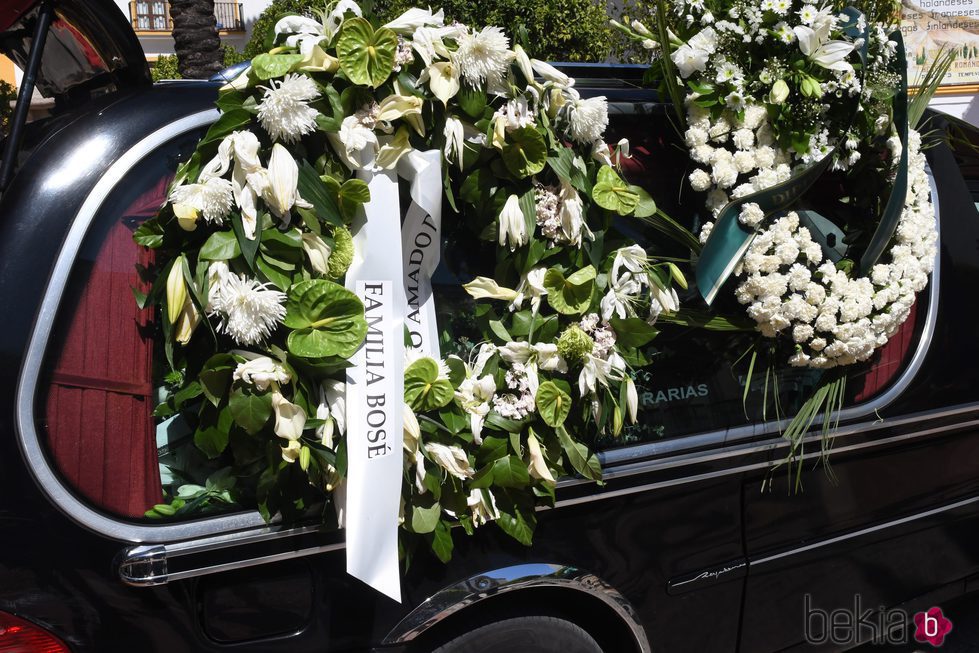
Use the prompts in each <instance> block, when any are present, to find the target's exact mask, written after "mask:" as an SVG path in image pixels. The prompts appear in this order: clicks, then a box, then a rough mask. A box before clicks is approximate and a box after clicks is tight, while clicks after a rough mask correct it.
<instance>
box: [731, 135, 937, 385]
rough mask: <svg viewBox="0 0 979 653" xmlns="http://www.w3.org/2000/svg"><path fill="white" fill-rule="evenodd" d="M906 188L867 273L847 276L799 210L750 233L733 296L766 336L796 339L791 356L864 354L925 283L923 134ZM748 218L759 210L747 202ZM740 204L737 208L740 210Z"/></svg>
mask: <svg viewBox="0 0 979 653" xmlns="http://www.w3.org/2000/svg"><path fill="white" fill-rule="evenodd" d="M908 147H909V164H910V165H909V172H908V175H909V179H908V181H909V190H908V195H907V199H906V202H905V206H904V209H903V211H902V213H901V219H900V222H899V223H898V227H897V231H896V233H895V235H894V244H893V245H892V246H891V247H890V249H889V250H888V251H887V252H886V253H885V257H886V258H889V262H886V263H878V264H876V265H875V266H874V267H873V269H872V270H871V271H870V274H869V276H859V277H851V276H849V275H848V274H847V272H845V271H844V270H839V269H837V268H836V266H835V265H834V264H833V263H832V262H831V261H824V260H823V256H822V251H821V249H820V247H819V245H818V244H817V243H816V242H815V241H813V240H812V237H811V234H810V233H809V230H808V229H806V228H805V227H804V226H800V224H799V216H798V215H797V214H796V213H789V214H788V215H786V216H784V217H782V218H779V219H778V220H775V221H774V223H772V224H771V225H769V226H767V227H764V228H763V229H762V230H761V231H760V232H759V233H758V235H757V236H756V237H755V238H754V240H753V241H752V243H751V245H750V246H749V248H748V252H747V253H746V255H745V257H744V261H743V272H742V273H743V275H744V280H743V281H742V283H741V284H740V285H739V286H738V288H737V290H736V291H735V292H736V297H737V299H738V301H740V302H741V303H742V304H745V305H746V306H747V307H748V315H749V316H750V317H751V318H752V319H754V320H755V321H756V322H757V323H758V330H759V331H761V332H762V334H764V335H765V336H768V337H775V336H776V335H777V334H780V333H787V334H789V335H790V336H791V337H792V340H793V341H794V342H795V343H796V345H797V346H796V353H795V354H794V355H793V356H792V357H791V358H790V359H789V363H790V364H791V365H794V366H798V367H805V366H808V367H815V368H829V367H835V366H837V365H850V364H852V363H856V362H859V361H864V360H867V359H868V358H869V357H870V356H871V354H873V352H874V351H875V350H876V349H877V348H878V347H880V346H882V345H883V344H884V343H886V342H887V340H888V339H889V338H890V337H891V336H892V335H894V333H895V332H896V331H897V329H898V328H899V327H900V326H901V324H903V323H904V321H905V320H906V319H907V318H908V315H909V313H910V310H911V305H912V304H913V303H914V300H915V296H916V295H917V293H918V292H919V291H921V290H922V289H923V288H924V287H925V285H926V284H927V283H928V274H929V273H930V272H931V270H932V267H933V265H934V258H935V253H936V248H937V237H938V236H937V232H936V230H935V214H934V209H933V207H932V205H931V201H930V199H929V183H928V176H927V174H926V173H925V157H924V154H922V152H921V149H920V148H921V137H920V135H919V134H918V133H917V132H914V131H912V132H911V133H910V136H909V143H908ZM751 206H754V209H757V206H756V205H750V204H749V205H746V210H747V211H748V212H749V213H750V215H751V219H752V220H753V219H754V217H756V215H757V212H760V211H757V212H756V211H755V210H754V209H747V207H751ZM744 214H745V211H742V216H744Z"/></svg>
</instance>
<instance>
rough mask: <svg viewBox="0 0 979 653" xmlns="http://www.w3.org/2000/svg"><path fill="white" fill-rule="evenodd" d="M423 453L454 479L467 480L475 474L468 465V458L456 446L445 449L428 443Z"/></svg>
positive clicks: (437, 444)
mask: <svg viewBox="0 0 979 653" xmlns="http://www.w3.org/2000/svg"><path fill="white" fill-rule="evenodd" d="M425 451H426V452H427V453H428V455H429V456H431V457H432V458H433V459H434V460H435V462H436V463H437V464H438V466H439V467H441V468H442V469H444V470H445V471H447V472H448V473H450V474H452V475H453V476H455V477H456V478H459V479H462V480H466V479H467V478H472V477H473V475H474V474H475V473H476V472H475V470H473V468H472V466H471V465H470V464H469V456H467V455H466V452H465V451H463V450H462V449H461V448H459V447H457V446H454V445H453V446H451V447H447V446H445V445H444V444H439V443H438V442H429V443H427V444H426V445H425Z"/></svg>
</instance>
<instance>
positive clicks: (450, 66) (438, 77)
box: [418, 61, 461, 104]
mask: <svg viewBox="0 0 979 653" xmlns="http://www.w3.org/2000/svg"><path fill="white" fill-rule="evenodd" d="M418 82H419V83H421V84H424V83H425V82H428V87H429V88H430V89H432V94H433V95H434V96H435V97H437V98H438V99H439V100H441V101H442V104H448V103H449V100H451V99H452V98H454V97H455V96H456V94H457V93H458V92H459V89H460V88H461V85H460V82H459V67H458V66H457V65H455V64H454V63H453V62H451V61H439V62H437V63H433V64H432V65H430V66H428V67H427V68H425V70H423V71H422V74H421V75H419V77H418Z"/></svg>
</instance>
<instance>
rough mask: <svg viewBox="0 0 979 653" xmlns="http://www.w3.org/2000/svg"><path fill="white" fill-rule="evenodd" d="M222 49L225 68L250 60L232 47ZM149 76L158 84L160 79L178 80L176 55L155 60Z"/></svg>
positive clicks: (166, 55) (178, 72) (167, 55)
mask: <svg viewBox="0 0 979 653" xmlns="http://www.w3.org/2000/svg"><path fill="white" fill-rule="evenodd" d="M223 47H224V65H225V66H233V65H235V64H236V63H241V62H242V61H248V60H249V59H250V58H251V57H246V56H245V53H244V52H240V51H239V50H236V49H235V48H234V47H233V46H230V45H225V46H223ZM150 76H151V77H152V78H153V81H154V82H158V81H160V80H161V79H180V78H181V76H180V70H178V68H177V55H175V54H165V55H163V56H161V57H160V58H159V59H157V60H156V63H155V64H154V65H153V67H152V68H151V69H150Z"/></svg>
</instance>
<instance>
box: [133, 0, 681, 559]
mask: <svg viewBox="0 0 979 653" xmlns="http://www.w3.org/2000/svg"><path fill="white" fill-rule="evenodd" d="M268 44H269V50H268V52H267V53H265V54H262V55H260V56H258V57H256V58H255V59H254V60H253V61H252V62H251V66H250V68H249V69H248V70H247V71H246V72H245V73H243V74H241V75H240V76H239V77H238V78H236V79H235V80H234V81H233V82H231V83H230V84H229V85H228V86H226V87H225V88H223V89H222V90H221V92H220V97H219V100H218V102H217V104H218V107H219V108H220V110H221V116H220V118H219V119H218V120H217V122H216V123H214V125H213V126H212V127H211V128H210V130H209V131H208V132H207V134H206V135H205V136H204V137H203V139H202V140H201V141H200V144H199V146H198V148H197V150H196V151H195V153H194V155H193V157H192V158H191V159H190V160H189V161H188V162H186V163H185V164H184V165H182V166H181V168H180V169H179V170H178V173H177V176H176V178H175V180H174V182H173V184H172V186H171V190H170V193H169V202H168V203H167V205H166V206H165V207H164V208H163V209H162V210H161V212H160V214H159V215H158V216H157V217H156V218H155V219H153V220H151V221H149V222H148V223H146V224H145V225H143V226H142V227H141V228H140V229H139V230H138V232H137V234H136V240H137V242H138V243H140V244H142V245H145V246H147V247H151V248H153V249H155V251H156V267H155V270H154V274H155V275H156V276H155V279H156V280H155V283H154V284H153V287H152V290H151V291H150V293H149V294H148V295H147V296H146V297H144V298H141V300H142V301H143V304H144V306H147V307H154V306H155V307H158V310H159V312H160V316H161V319H160V323H161V328H162V330H163V333H164V336H165V338H164V342H165V344H164V347H163V349H164V354H165V358H166V361H167V367H168V368H169V371H168V373H167V375H166V384H167V388H166V389H167V396H166V399H165V401H164V402H163V403H162V404H161V405H160V406H159V407H158V409H157V413H156V414H157V415H158V416H160V417H167V416H170V415H175V414H178V413H179V414H182V415H184V416H185V417H186V418H187V420H188V421H189V422H191V424H192V426H193V428H194V442H195V444H196V445H197V447H198V448H199V449H200V450H202V451H203V452H204V453H206V454H207V455H208V456H209V457H211V458H213V459H215V460H218V461H226V463H227V466H226V467H225V468H224V469H222V471H221V473H220V474H219V475H216V478H212V479H209V481H208V483H207V484H206V485H197V484H191V485H186V486H184V487H182V488H180V491H179V493H178V494H177V496H174V497H172V498H171V499H172V500H171V501H170V502H168V503H163V504H160V505H158V506H156V507H155V508H154V509H153V510H152V511H150V513H149V514H150V516H161V515H172V514H174V513H179V514H184V513H187V512H188V511H191V510H195V509H198V508H200V507H201V506H202V505H206V504H208V503H212V504H213V503H219V502H230V501H233V502H236V503H238V504H240V505H246V506H247V505H253V506H256V507H257V508H258V509H259V510H260V511H261V513H262V514H263V516H264V517H265V518H266V519H272V518H273V517H274V516H275V515H276V514H281V515H282V516H283V517H284V518H286V519H294V518H297V517H299V516H302V515H304V514H306V513H307V512H308V511H310V510H315V509H317V506H323V505H329V503H330V502H332V503H333V505H334V506H335V508H336V511H337V515H338V521H339V522H340V523H341V524H343V523H344V522H348V523H349V522H350V520H351V519H355V518H356V517H357V515H354V514H352V513H350V512H349V511H348V512H347V513H345V506H347V505H348V504H351V496H350V493H351V492H352V491H353V490H352V489H351V488H350V487H349V484H350V483H352V482H354V481H355V480H356V481H357V482H358V483H363V482H364V478H363V477H360V478H357V479H355V478H354V477H355V476H356V474H360V473H361V470H363V469H364V467H363V466H362V467H360V468H358V469H357V472H356V474H355V473H354V469H353V468H354V464H355V456H359V458H357V460H359V461H360V462H358V463H357V464H359V465H366V464H368V463H373V462H376V461H377V460H379V459H388V460H390V459H392V457H393V459H395V460H396V463H395V464H396V469H397V470H398V471H397V476H398V478H397V488H398V489H397V490H396V493H397V498H396V503H395V505H394V508H395V518H396V519H398V520H399V521H400V524H401V529H402V532H403V533H405V534H408V533H410V534H415V535H418V536H420V538H410V537H409V538H405V539H404V541H403V542H402V555H408V554H409V553H410V551H411V545H412V544H413V543H414V542H417V541H421V540H424V541H427V543H428V544H429V545H430V546H431V549H432V550H433V551H434V553H435V554H436V555H437V556H438V557H439V558H441V559H443V560H447V559H448V558H449V557H450V555H451V552H452V546H453V545H452V532H451V531H452V530H454V529H452V527H453V526H459V527H461V528H462V529H463V530H465V531H466V532H469V533H471V532H472V531H473V529H475V528H476V527H479V526H482V525H484V524H487V523H488V522H494V523H495V524H497V525H498V526H499V527H500V528H501V529H503V530H504V531H505V532H506V533H507V534H509V535H510V536H512V537H514V538H515V539H517V540H519V541H520V542H523V543H525V544H529V543H530V541H531V537H532V534H533V531H534V527H535V524H536V517H535V511H536V508H537V507H538V506H542V505H551V504H553V501H554V488H555V484H556V480H557V479H558V478H559V477H561V476H568V475H575V474H578V475H581V476H583V477H585V478H589V479H593V480H595V481H599V482H600V480H601V470H600V466H599V462H598V459H597V457H596V456H595V454H594V453H593V451H592V450H591V449H590V448H589V446H588V442H589V438H590V437H593V435H594V434H596V433H601V432H605V433H610V434H618V433H619V432H620V431H621V430H622V428H623V426H624V424H627V423H629V422H634V421H635V420H636V413H637V393H636V388H635V384H634V381H633V377H632V371H633V370H634V369H635V368H638V367H641V366H643V365H646V364H647V363H648V362H649V361H648V356H647V352H646V351H645V348H646V347H647V345H648V344H649V342H650V341H651V340H652V339H653V338H654V336H655V335H656V329H655V328H654V327H653V326H652V325H653V323H654V322H655V321H656V319H657V317H658V316H659V315H660V314H661V313H663V312H667V313H668V312H672V311H676V310H677V308H678V300H677V294H676V291H675V288H674V286H676V285H680V286H685V283H686V282H685V280H684V277H683V275H682V274H681V272H680V270H679V269H678V268H677V267H676V265H675V264H674V263H673V262H670V261H662V260H656V259H654V258H652V257H650V256H649V255H647V253H646V251H645V250H644V249H643V248H642V247H640V246H638V245H636V244H635V243H634V242H630V241H629V240H628V239H626V238H624V237H623V236H621V235H619V234H618V233H617V232H616V230H615V228H614V225H613V223H614V221H615V220H622V219H641V220H657V219H659V217H660V214H659V213H658V212H657V209H656V206H655V203H654V202H653V200H652V198H651V197H650V196H649V195H648V194H647V193H646V192H645V191H643V190H642V189H641V188H639V187H636V186H632V185H629V184H628V183H626V182H625V181H623V179H622V178H621V177H620V175H619V173H618V172H617V168H616V165H615V161H613V158H616V157H618V156H619V155H620V154H624V153H620V152H615V153H610V152H609V149H608V147H607V146H606V145H605V143H604V141H603V133H604V131H605V128H606V126H607V124H608V112H607V104H606V101H605V99H604V98H602V97H593V98H583V97H581V96H580V94H579V93H578V92H577V91H576V90H575V88H574V80H573V79H571V78H569V77H568V76H566V75H565V74H563V73H561V72H560V71H558V70H556V69H555V68H553V67H551V66H549V65H548V64H546V63H544V62H541V61H537V60H535V59H531V58H529V56H528V55H527V54H526V53H525V52H524V50H523V49H522V48H520V47H519V46H517V45H513V46H511V43H510V40H509V38H508V37H507V35H506V34H505V33H504V32H503V30H501V29H500V28H498V27H492V26H490V27H484V28H481V29H477V28H474V27H470V26H466V25H461V24H458V23H452V24H446V23H445V21H444V19H443V15H442V12H441V11H437V12H433V11H431V10H423V9H411V10H409V11H407V12H406V13H405V14H404V15H402V16H400V17H399V18H397V19H396V20H394V21H392V22H389V23H387V24H385V25H379V24H377V22H376V21H374V20H372V19H371V18H370V17H369V16H366V15H363V14H362V11H361V9H360V7H359V6H358V5H357V4H355V3H354V2H352V1H351V0H340V2H338V3H336V4H334V5H332V6H330V7H328V8H327V9H326V11H325V12H324V13H323V14H322V16H320V17H319V18H318V19H310V18H306V17H300V16H287V17H284V18H282V19H281V20H279V21H278V23H277V24H276V25H275V28H274V33H273V34H270V35H269V39H268ZM399 176H400V177H402V178H403V179H404V180H405V181H406V182H408V183H407V184H404V186H405V188H404V189H403V190H407V189H408V187H409V186H410V192H409V193H407V194H405V193H399V184H398V177H399ZM433 188H434V193H433ZM402 195H410V199H409V197H407V196H405V197H402ZM443 198H444V200H445V203H446V204H447V205H448V206H449V207H451V208H452V209H453V210H454V211H455V212H454V213H451V214H449V215H446V216H444V217H443V216H442V215H441V211H442V209H441V206H442V203H443ZM402 203H403V204H404V205H405V206H409V205H410V206H409V208H407V210H406V211H405V210H402V209H403V206H402ZM402 215H404V219H403V221H402V219H401V216H402ZM449 223H451V224H452V225H453V228H454V232H456V233H463V234H468V238H469V240H468V241H465V240H461V241H460V240H459V239H456V240H455V241H454V243H455V244H454V245H453V246H457V247H464V248H465V247H472V248H474V250H475V249H478V248H479V247H486V246H487V245H486V244H487V243H488V244H489V246H490V247H492V248H494V249H495V252H496V254H495V266H493V267H490V268H489V269H487V270H485V271H483V274H476V275H473V276H471V277H470V279H468V280H466V281H468V282H467V283H466V284H465V286H464V287H465V289H466V291H468V294H469V295H470V296H471V297H472V299H473V300H474V301H475V302H476V303H475V310H474V316H475V317H474V319H475V321H476V322H477V323H478V325H479V328H480V329H481V334H480V336H479V337H480V338H481V341H480V340H479V338H477V340H476V344H474V345H472V346H471V347H470V348H469V349H468V350H467V351H460V352H459V353H460V354H461V355H454V354H453V355H442V353H441V351H440V348H439V337H438V330H437V328H436V327H435V324H434V322H433V320H434V312H433V306H432V303H433V300H432V298H431V285H430V277H431V274H432V273H433V271H434V263H435V262H436V261H437V260H438V257H439V248H440V247H441V240H440V237H439V230H440V229H441V228H442V227H443V226H444V225H448V224H449ZM399 232H400V233H401V237H400V238H398V237H396V236H397V234H398V233H399ZM392 236H395V237H394V238H392ZM402 240H403V241H404V243H405V249H404V255H403V256H402ZM393 241H396V242H393ZM460 243H461V244H460ZM415 249H417V250H418V252H417V254H416V253H415V251H414V250H415ZM392 260H401V261H402V265H401V266H398V268H397V269H396V271H394V272H392V271H391V270H390V269H389V268H390V264H391V261H392ZM385 266H388V267H387V268H386V267H385ZM401 292H404V293H405V294H404V297H403V298H401V300H400V302H399V299H398V297H399V295H400V293H401ZM389 299H390V301H389ZM402 321H403V323H404V325H405V326H404V328H402V327H401V324H402ZM390 324H395V325H396V337H394V338H392V337H390V336H391V333H390V332H386V333H385V332H384V331H383V329H384V328H387V327H388V326H389V325H390ZM403 333H406V334H407V338H406V340H407V342H406V344H405V345H404V346H402V344H401V342H400V341H401V340H402V338H403ZM433 334H434V337H433ZM402 349H403V352H404V353H403V354H401V351H402ZM393 352H397V353H398V355H399V356H401V358H402V359H401V360H400V361H393V362H392V360H393V359H392V358H391V356H392V353H393ZM393 374H397V375H403V381H402V380H400V379H393ZM375 383H376V384H377V385H374V384H375ZM402 387H403V396H393V395H392V393H391V392H390V391H392V389H395V390H396V391H397V393H400V392H401V389H402ZM377 388H386V389H387V390H388V391H389V392H387V393H386V394H381V393H380V390H376V389H377ZM355 448H356V449H357V450H356V451H354V449H355ZM348 477H349V478H348ZM360 487H361V488H362V487H363V486H362V485H361V486H360ZM378 492H380V491H378ZM398 501H399V502H400V506H399V505H398ZM324 514H326V513H324Z"/></svg>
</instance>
